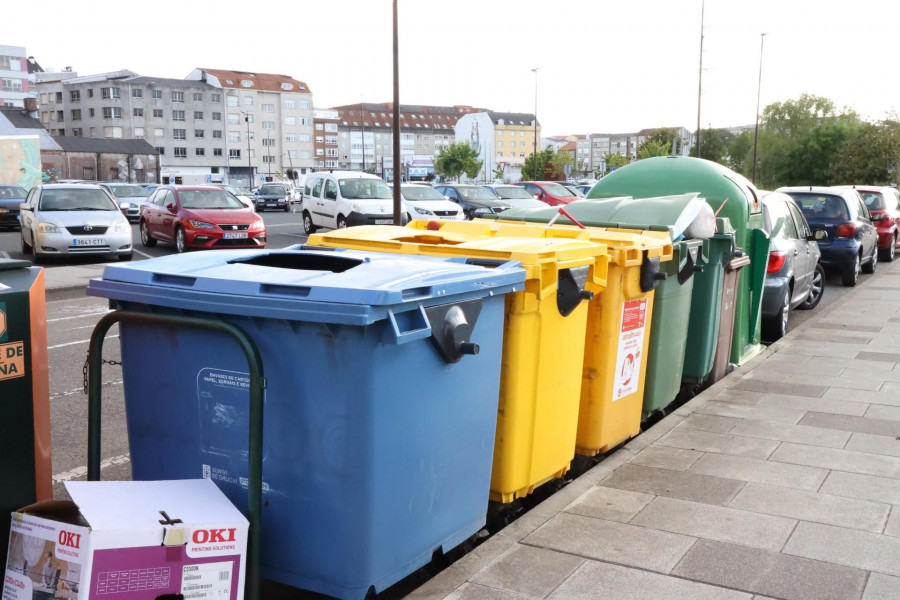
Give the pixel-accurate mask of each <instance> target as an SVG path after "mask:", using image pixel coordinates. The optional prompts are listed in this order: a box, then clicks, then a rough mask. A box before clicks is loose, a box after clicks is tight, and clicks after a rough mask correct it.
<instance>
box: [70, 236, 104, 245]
mask: <svg viewBox="0 0 900 600" xmlns="http://www.w3.org/2000/svg"><path fill="white" fill-rule="evenodd" d="M72 245H73V246H105V245H106V240H104V239H103V238H75V239H74V240H72Z"/></svg>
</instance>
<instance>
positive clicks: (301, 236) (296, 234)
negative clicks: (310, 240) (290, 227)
mask: <svg viewBox="0 0 900 600" xmlns="http://www.w3.org/2000/svg"><path fill="white" fill-rule="evenodd" d="M281 235H289V236H291V237H299V238H305V237H308V236H305V235H301V234H299V233H282V234H281Z"/></svg>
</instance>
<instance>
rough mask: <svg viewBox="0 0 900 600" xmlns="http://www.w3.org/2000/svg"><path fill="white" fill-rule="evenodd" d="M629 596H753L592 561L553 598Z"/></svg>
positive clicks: (729, 599) (658, 599)
mask: <svg viewBox="0 0 900 600" xmlns="http://www.w3.org/2000/svg"><path fill="white" fill-rule="evenodd" d="M585 598H609V599H613V598H628V600H685V599H686V598H690V599H691V600H749V599H750V594H747V593H744V592H739V591H736V590H728V589H724V588H721V587H715V586H711V585H707V584H704V583H697V582H695V581H686V580H684V579H679V578H677V577H669V576H666V575H658V574H656V573H648V572H646V571H639V570H636V569H628V568H625V567H621V566H618V565H610V564H606V563H600V562H593V561H589V562H586V563H585V564H583V565H582V566H581V567H579V568H578V570H577V571H575V574H574V575H572V576H571V577H570V578H569V579H567V580H566V581H565V582H564V583H563V584H562V585H561V586H560V587H559V589H557V590H556V591H555V592H553V594H551V595H550V599H551V600H584V599H585Z"/></svg>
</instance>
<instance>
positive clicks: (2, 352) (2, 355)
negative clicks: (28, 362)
mask: <svg viewBox="0 0 900 600" xmlns="http://www.w3.org/2000/svg"><path fill="white" fill-rule="evenodd" d="M16 377H25V342H10V343H9V344H0V381H3V380H4V379H15V378H16Z"/></svg>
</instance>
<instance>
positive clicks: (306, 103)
mask: <svg viewBox="0 0 900 600" xmlns="http://www.w3.org/2000/svg"><path fill="white" fill-rule="evenodd" d="M300 108H309V100H301V101H300Z"/></svg>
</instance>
